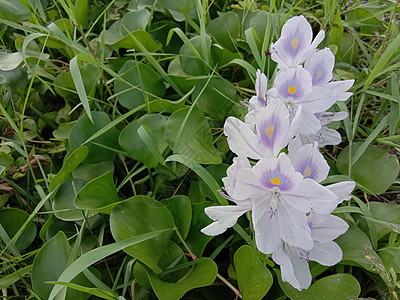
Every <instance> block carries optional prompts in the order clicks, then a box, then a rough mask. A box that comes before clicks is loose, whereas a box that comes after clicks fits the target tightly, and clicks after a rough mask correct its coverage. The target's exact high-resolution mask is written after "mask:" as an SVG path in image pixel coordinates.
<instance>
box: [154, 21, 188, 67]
mask: <svg viewBox="0 0 400 300" xmlns="http://www.w3.org/2000/svg"><path fill="white" fill-rule="evenodd" d="M177 26H178V24H177V23H174V22H171V21H165V20H164V21H159V22H154V23H151V25H150V27H149V29H148V32H149V33H150V34H151V35H152V36H153V37H154V38H155V39H156V40H157V41H159V42H160V43H162V44H163V49H164V51H165V53H175V54H178V53H179V49H180V48H181V47H182V45H183V42H182V40H181V39H180V38H179V37H178V36H176V35H174V36H172V38H171V40H170V41H169V44H168V45H167V37H168V33H169V31H170V30H171V29H173V28H175V27H177ZM168 73H169V72H168Z"/></svg>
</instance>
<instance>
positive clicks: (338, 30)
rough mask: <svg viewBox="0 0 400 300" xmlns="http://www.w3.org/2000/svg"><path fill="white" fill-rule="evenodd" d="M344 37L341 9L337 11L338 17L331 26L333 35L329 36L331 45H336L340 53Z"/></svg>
mask: <svg viewBox="0 0 400 300" xmlns="http://www.w3.org/2000/svg"><path fill="white" fill-rule="evenodd" d="M342 36H343V25H342V19H341V17H340V8H338V9H337V12H336V17H335V19H334V21H333V24H332V26H331V33H330V35H329V44H331V45H336V46H337V47H338V52H340V48H341V44H342Z"/></svg>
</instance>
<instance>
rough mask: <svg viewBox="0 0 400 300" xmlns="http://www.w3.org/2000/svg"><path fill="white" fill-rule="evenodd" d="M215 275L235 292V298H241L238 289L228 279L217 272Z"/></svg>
mask: <svg viewBox="0 0 400 300" xmlns="http://www.w3.org/2000/svg"><path fill="white" fill-rule="evenodd" d="M217 276H218V278H219V279H220V280H221V281H222V282H223V283H225V284H226V285H227V286H228V287H229V288H230V289H231V290H232V291H233V292H234V293H235V295H236V298H237V297H239V298H240V299H242V295H240V291H239V290H238V289H237V288H235V287H234V286H233V285H232V284H231V283H230V282H229V281H228V280H226V279H225V278H224V277H222V276H221V275H219V274H217Z"/></svg>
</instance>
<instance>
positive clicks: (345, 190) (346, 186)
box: [326, 181, 356, 204]
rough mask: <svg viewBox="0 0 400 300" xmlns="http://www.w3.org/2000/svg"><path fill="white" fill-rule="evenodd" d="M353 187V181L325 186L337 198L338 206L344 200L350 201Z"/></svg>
mask: <svg viewBox="0 0 400 300" xmlns="http://www.w3.org/2000/svg"><path fill="white" fill-rule="evenodd" d="M355 187H356V183H355V182H354V181H342V182H338V183H334V184H330V185H328V186H326V188H327V189H329V190H330V191H332V192H333V193H334V194H335V195H336V196H337V201H338V204H339V203H342V202H343V201H344V200H350V198H351V196H350V194H351V192H352V191H353V190H354V188H355Z"/></svg>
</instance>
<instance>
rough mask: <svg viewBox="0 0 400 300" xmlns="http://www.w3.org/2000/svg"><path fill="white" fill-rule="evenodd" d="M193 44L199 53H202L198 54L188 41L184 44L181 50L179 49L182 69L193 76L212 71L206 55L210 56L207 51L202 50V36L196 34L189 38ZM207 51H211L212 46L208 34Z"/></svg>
mask: <svg viewBox="0 0 400 300" xmlns="http://www.w3.org/2000/svg"><path fill="white" fill-rule="evenodd" d="M189 42H190V43H191V45H192V46H193V47H194V48H195V49H196V50H197V53H198V54H199V55H200V56H198V55H196V53H195V52H194V50H192V49H191V48H190V47H189V46H188V44H187V43H185V44H183V46H182V48H181V50H180V51H179V60H180V63H181V66H182V70H183V71H184V72H185V73H187V74H189V75H193V76H199V75H207V74H208V73H210V72H211V69H210V67H209V66H208V65H207V63H208V62H207V61H206V60H205V57H210V55H209V54H208V55H207V53H202V52H201V50H200V49H201V42H202V38H201V37H200V36H195V37H193V38H191V39H190V40H189ZM206 43H207V51H208V52H210V48H211V38H210V37H209V36H207V38H206Z"/></svg>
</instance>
